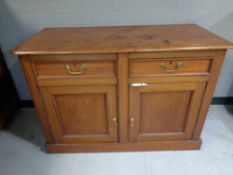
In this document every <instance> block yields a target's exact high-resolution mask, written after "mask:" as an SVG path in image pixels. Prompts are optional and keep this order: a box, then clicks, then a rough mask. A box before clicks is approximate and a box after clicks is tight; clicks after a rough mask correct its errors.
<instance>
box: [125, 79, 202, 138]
mask: <svg viewBox="0 0 233 175" xmlns="http://www.w3.org/2000/svg"><path fill="white" fill-rule="evenodd" d="M140 85H141V86H140ZM204 86H205V83H195V82H193V83H158V84H146V83H142V84H132V85H131V87H130V141H131V142H136V141H157V140H159V141H169V140H185V139H190V138H191V136H192V130H193V128H194V124H195V121H196V117H197V113H198V109H199V106H200V103H201V98H202V93H203V90H204Z"/></svg>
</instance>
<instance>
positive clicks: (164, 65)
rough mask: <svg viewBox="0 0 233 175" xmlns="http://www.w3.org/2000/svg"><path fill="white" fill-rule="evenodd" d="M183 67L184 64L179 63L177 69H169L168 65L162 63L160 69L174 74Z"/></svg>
mask: <svg viewBox="0 0 233 175" xmlns="http://www.w3.org/2000/svg"><path fill="white" fill-rule="evenodd" d="M182 65H183V63H182V62H180V61H179V62H177V63H176V69H167V67H166V64H165V63H163V62H162V63H160V68H161V69H164V71H165V72H166V73H174V72H176V71H177V69H179V68H180V67H181V66H182Z"/></svg>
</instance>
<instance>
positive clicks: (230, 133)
mask: <svg viewBox="0 0 233 175" xmlns="http://www.w3.org/2000/svg"><path fill="white" fill-rule="evenodd" d="M229 109H230V108H229V106H228V110H227V109H226V108H225V107H224V106H221V105H218V106H211V108H210V111H209V114H208V119H207V122H206V125H205V128H204V131H203V136H202V138H203V146H202V148H201V150H200V151H163V152H130V153H88V154H86V153H81V154H46V153H45V152H44V150H43V149H41V148H42V147H43V142H44V137H43V135H42V131H41V128H40V127H39V124H38V120H37V118H36V113H35V111H34V110H33V109H23V110H21V111H20V112H19V113H18V114H17V116H16V118H15V120H13V123H12V125H11V126H10V128H9V130H7V131H0V174H1V175H54V174H56V175H77V174H78V175H109V174H111V175H119V174H121V175H124V174H125V175H137V174H138V175H156V174H158V175H168V174H172V175H176V174H177V175H202V174H203V175H233V114H231V113H229ZM232 109H233V108H232V107H231V110H232Z"/></svg>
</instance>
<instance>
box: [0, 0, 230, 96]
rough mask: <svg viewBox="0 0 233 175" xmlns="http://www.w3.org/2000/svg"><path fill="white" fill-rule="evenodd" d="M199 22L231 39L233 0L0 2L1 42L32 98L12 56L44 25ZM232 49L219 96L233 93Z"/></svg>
mask: <svg viewBox="0 0 233 175" xmlns="http://www.w3.org/2000/svg"><path fill="white" fill-rule="evenodd" d="M167 23H197V24H199V25H201V26H203V27H205V28H207V29H208V30H210V31H212V32H215V33H216V34H218V35H220V36H222V37H225V38H226V39H228V40H230V41H233V0H0V44H1V47H2V49H3V52H4V55H5V56H6V58H7V63H8V66H9V68H10V70H11V73H12V75H13V78H14V81H15V83H16V86H17V89H18V90H19V92H20V97H21V98H22V99H30V98H31V97H30V94H29V92H28V89H27V86H26V83H25V80H24V77H23V74H22V71H21V68H20V66H19V63H18V60H17V58H16V57H13V56H11V55H10V54H9V50H10V49H11V48H13V47H15V46H16V45H17V44H18V43H19V42H21V41H23V40H24V39H26V38H27V37H29V36H30V35H32V34H34V33H36V32H38V31H39V30H41V29H42V28H44V27H63V26H65V27H66V26H96V25H134V24H137V25H138V24H167ZM232 75H233V51H229V52H228V54H227V58H226V60H225V63H224V67H223V70H222V73H221V77H220V80H219V81H218V86H217V89H216V92H215V96H233V76H232Z"/></svg>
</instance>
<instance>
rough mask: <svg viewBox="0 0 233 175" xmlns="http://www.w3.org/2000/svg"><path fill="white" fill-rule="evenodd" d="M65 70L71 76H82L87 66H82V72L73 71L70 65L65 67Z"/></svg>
mask: <svg viewBox="0 0 233 175" xmlns="http://www.w3.org/2000/svg"><path fill="white" fill-rule="evenodd" d="M64 68H65V70H66V71H67V72H68V73H69V74H71V75H80V74H82V73H83V71H84V69H85V68H86V65H85V64H81V65H80V71H78V72H77V71H72V70H71V67H70V66H69V65H68V64H66V65H65V66H64Z"/></svg>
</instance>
